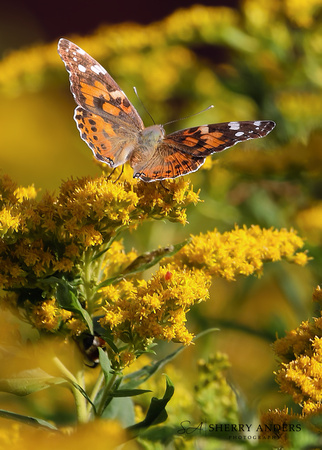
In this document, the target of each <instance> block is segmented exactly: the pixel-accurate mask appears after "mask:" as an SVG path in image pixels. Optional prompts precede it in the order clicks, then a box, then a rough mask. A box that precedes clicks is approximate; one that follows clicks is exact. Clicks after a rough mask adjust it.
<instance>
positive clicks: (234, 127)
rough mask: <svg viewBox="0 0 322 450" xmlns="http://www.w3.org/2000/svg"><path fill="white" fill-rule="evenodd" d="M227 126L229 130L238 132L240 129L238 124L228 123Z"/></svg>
mask: <svg viewBox="0 0 322 450" xmlns="http://www.w3.org/2000/svg"><path fill="white" fill-rule="evenodd" d="M228 126H229V128H230V129H231V130H239V128H240V124H239V122H229V124H228Z"/></svg>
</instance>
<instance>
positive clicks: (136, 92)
mask: <svg viewBox="0 0 322 450" xmlns="http://www.w3.org/2000/svg"><path fill="white" fill-rule="evenodd" d="M133 90H134V92H135V95H136V96H137V98H138V99H139V102H140V103H141V105H142V106H143V109H144V111H145V112H146V113H147V114H148V116H149V117H150V119H151V120H152V122H153V124H154V125H155V121H154V119H153V117H152V116H151V114H150V113H149V111H148V110H147V109H146V107H145V104H144V103H143V102H142V100H141V99H140V97H139V94H138V91H137V90H136V87H135V86H134V87H133Z"/></svg>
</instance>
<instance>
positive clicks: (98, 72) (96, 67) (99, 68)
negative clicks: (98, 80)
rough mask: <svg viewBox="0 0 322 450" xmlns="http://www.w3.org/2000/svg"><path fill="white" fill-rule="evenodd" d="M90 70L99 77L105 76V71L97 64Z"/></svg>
mask: <svg viewBox="0 0 322 450" xmlns="http://www.w3.org/2000/svg"><path fill="white" fill-rule="evenodd" d="M91 70H92V71H93V72H94V73H96V74H97V75H99V74H100V73H102V74H104V75H105V74H106V70H105V69H104V67H102V66H100V65H99V64H95V65H94V66H91Z"/></svg>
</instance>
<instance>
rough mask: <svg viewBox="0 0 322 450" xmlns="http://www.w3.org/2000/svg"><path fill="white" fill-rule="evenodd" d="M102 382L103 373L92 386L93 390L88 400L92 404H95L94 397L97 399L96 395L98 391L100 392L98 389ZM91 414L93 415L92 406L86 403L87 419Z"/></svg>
mask: <svg viewBox="0 0 322 450" xmlns="http://www.w3.org/2000/svg"><path fill="white" fill-rule="evenodd" d="M103 381H104V373H103V371H101V373H100V375H99V377H98V378H97V380H96V383H95V385H94V387H93V390H92V392H91V396H90V399H91V401H92V402H93V403H94V404H95V399H96V397H97V394H98V393H99V391H100V389H101V387H102V384H103ZM92 413H93V409H92V405H91V404H90V403H88V405H87V414H88V417H89V416H90V415H91V414H92Z"/></svg>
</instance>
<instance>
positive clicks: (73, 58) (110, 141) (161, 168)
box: [58, 39, 275, 182]
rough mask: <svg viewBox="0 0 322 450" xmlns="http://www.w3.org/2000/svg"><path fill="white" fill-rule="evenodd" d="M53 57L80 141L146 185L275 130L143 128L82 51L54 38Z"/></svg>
mask: <svg viewBox="0 0 322 450" xmlns="http://www.w3.org/2000/svg"><path fill="white" fill-rule="evenodd" d="M58 53H59V55H60V57H61V59H62V60H63V62H64V64H65V66H66V69H67V71H68V73H69V79H70V88H71V92H72V94H73V96H74V99H75V101H76V103H77V105H78V106H77V107H76V109H75V114H74V119H75V121H76V124H77V128H78V130H79V132H80V136H81V138H82V139H83V140H84V141H85V142H86V144H87V145H88V146H89V147H90V148H91V150H92V152H93V154H94V156H95V158H96V159H97V160H98V161H101V162H103V163H106V164H108V165H109V166H110V167H111V168H115V167H117V166H120V165H123V164H124V163H126V162H127V161H128V162H129V164H130V166H131V167H132V169H133V171H134V175H133V176H134V178H139V179H140V180H143V181H146V182H150V181H157V180H164V179H167V178H176V177H180V176H182V175H186V174H188V173H190V172H195V171H196V170H198V169H199V168H200V167H201V166H202V165H203V163H204V162H205V159H206V157H207V156H209V155H211V154H213V153H216V152H221V151H223V150H226V149H227V148H229V147H231V146H233V145H235V144H237V142H241V141H245V140H248V139H256V138H261V137H264V136H266V135H267V134H268V133H270V132H271V131H272V130H273V128H274V127H275V123H274V122H273V121H272V120H256V121H243V122H226V123H216V124H211V125H202V126H197V127H193V128H186V129H184V130H180V131H175V132H174V133H171V134H168V135H166V134H165V131H164V128H163V126H162V125H152V126H149V127H145V126H144V124H143V121H142V119H141V117H140V116H139V114H138V112H137V111H136V109H135V108H134V106H133V105H132V103H131V102H130V101H129V99H128V98H127V96H126V95H125V93H124V92H123V91H122V90H121V88H120V87H119V86H118V84H117V83H116V82H115V81H114V80H113V78H112V77H111V76H110V75H109V74H108V72H107V71H106V70H105V69H104V67H102V66H101V65H100V64H99V63H98V62H97V61H95V59H93V58H92V57H91V56H90V55H89V54H88V53H86V52H85V51H84V50H82V49H81V48H80V47H78V46H77V45H76V44H74V43H73V42H71V41H69V40H67V39H60V40H59V44H58Z"/></svg>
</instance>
